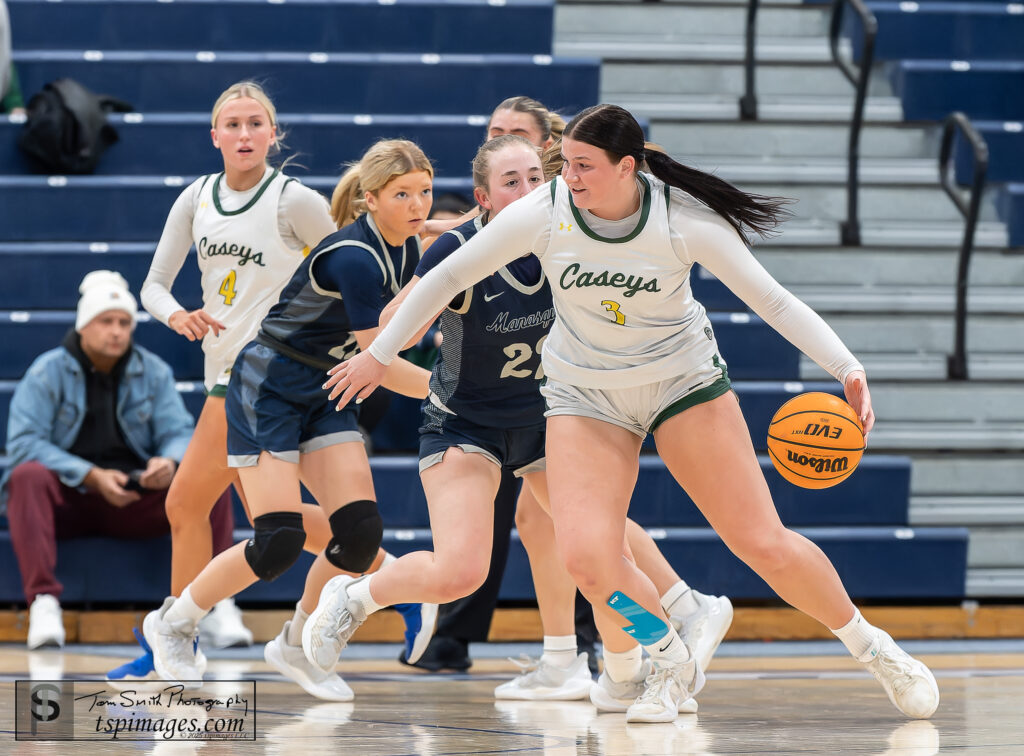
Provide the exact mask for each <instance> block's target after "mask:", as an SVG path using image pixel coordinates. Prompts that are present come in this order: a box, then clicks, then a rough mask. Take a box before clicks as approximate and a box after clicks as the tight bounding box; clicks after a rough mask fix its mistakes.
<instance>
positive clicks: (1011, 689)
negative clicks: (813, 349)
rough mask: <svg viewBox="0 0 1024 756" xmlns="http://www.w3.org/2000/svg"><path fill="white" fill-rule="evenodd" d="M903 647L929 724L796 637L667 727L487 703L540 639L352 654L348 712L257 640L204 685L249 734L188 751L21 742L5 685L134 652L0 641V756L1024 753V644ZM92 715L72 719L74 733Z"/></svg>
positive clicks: (571, 706) (379, 647)
mask: <svg viewBox="0 0 1024 756" xmlns="http://www.w3.org/2000/svg"><path fill="white" fill-rule="evenodd" d="M907 647H908V648H909V649H910V650H911V651H912V652H913V653H915V654H916V655H919V656H921V658H922V659H924V661H925V662H926V663H928V664H929V665H930V666H931V667H932V669H933V670H934V671H935V675H936V678H937V679H938V682H939V687H940V690H941V692H942V703H941V705H940V707H939V710H938V712H937V713H936V715H935V716H934V718H933V719H931V720H930V721H920V722H914V721H908V720H905V719H904V718H902V717H901V715H900V714H899V713H898V712H897V711H896V710H895V708H893V707H892V705H891V704H890V703H889V701H888V699H887V698H886V697H885V694H884V693H883V692H882V690H881V687H880V686H879V685H878V684H877V683H876V682H875V681H874V680H873V679H872V678H870V677H869V676H868V675H867V674H866V673H865V672H864V671H863V670H862V669H861V668H860V667H859V665H858V664H856V663H855V662H853V661H852V660H851V659H850V658H849V657H848V656H847V655H845V653H844V652H843V651H842V648H841V646H839V645H838V643H835V642H828V643H822V642H800V643H795V642H794V643H768V644H761V643H725V644H723V646H722V648H721V649H720V650H719V654H718V656H716V658H715V660H714V662H713V663H712V665H711V669H710V671H709V674H708V684H707V687H706V688H705V690H704V692H702V693H701V695H700V696H699V700H700V712H699V713H698V714H696V715H682V716H680V718H679V719H678V720H677V721H676V722H674V723H671V724H653V725H627V724H626V723H625V718H624V716H623V715H621V714H603V715H600V716H599V715H597V713H596V711H595V710H594V708H593V707H592V706H591V705H590V704H589V703H583V702H565V703H561V702H537V703H535V702H496V701H495V700H494V698H493V695H492V691H493V689H494V687H495V686H496V685H498V684H499V683H500V682H502V681H504V680H507V679H509V678H510V677H511V676H512V675H513V673H514V672H515V667H514V665H512V664H511V663H510V662H509V661H508V660H506V659H504V658H501V655H502V654H511V655H517V654H519V653H521V652H527V653H531V654H537V653H539V645H538V644H505V645H499V644H482V645H474V646H473V647H472V654H473V657H474V660H475V663H474V666H473V669H472V670H471V673H469V674H460V675H451V674H426V673H419V672H415V671H412V670H410V669H409V668H407V667H403V666H401V665H399V664H398V663H397V662H396V661H394V659H395V657H396V654H397V649H398V647H397V646H396V645H393V644H356V645H354V646H353V647H352V648H351V649H349V650H348V651H347V652H346V656H345V658H344V659H343V661H342V663H341V666H340V668H339V671H340V672H341V674H342V675H343V677H344V678H345V679H346V681H348V682H349V683H350V684H351V686H352V688H353V690H354V691H355V693H356V700H355V701H354V702H353V703H345V704H339V703H326V702H323V701H319V700H316V699H314V698H311V697H310V696H308V695H306V694H305V693H304V692H303V691H302V690H301V689H300V688H299V687H298V686H297V685H294V684H292V683H290V682H287V681H285V680H284V679H283V678H282V677H281V676H280V675H278V674H277V673H276V672H274V671H273V670H272V669H271V668H269V667H268V666H267V665H266V664H265V663H264V662H263V660H262V656H261V654H262V647H261V646H259V645H257V646H256V647H254V648H253V649H244V650H228V651H221V652H217V651H214V652H209V653H208V656H209V657H210V664H209V669H208V672H207V678H208V679H210V678H213V679H219V680H238V679H250V680H255V681H256V683H255V685H256V702H255V710H256V712H257V720H256V739H255V740H248V741H233V742H217V741H213V742H207V743H202V744H199V745H195V744H193V743H190V742H160V741H159V740H154V739H151V736H150V738H147V739H146V740H141V741H129V742H125V741H114V742H111V741H109V740H104V741H96V740H93V741H81V740H80V741H77V742H74V743H68V742H50V743H38V742H26V741H15V738H14V713H13V710H14V688H15V685H14V681H15V680H18V679H27V678H29V677H30V676H31V677H32V678H34V679H36V680H43V679H77V680H92V681H94V682H93V684H92V686H91V688H96V689H102V685H101V684H99V683H96V682H95V681H97V680H100V679H102V676H103V674H104V673H105V672H106V671H107V670H108V669H110V668H111V667H113V666H115V665H117V664H119V663H121V662H122V661H125V660H127V659H128V658H129V655H130V654H132V653H133V652H134V649H132V648H131V647H129V646H85V645H71V646H69V647H68V648H66V649H65V650H64V651H63V652H61V651H56V650H54V651H41V652H32V653H29V652H27V651H26V650H25V648H24V646H23V645H22V644H14V643H7V644H2V645H0V711H3V712H4V713H3V715H2V717H3V724H2V725H0V754H19V755H23V754H61V755H63V754H75V756H90V755H91V754H104V756H117V754H143V753H145V754H150V753H151V754H161V755H163V756H168V755H171V754H173V755H174V756H177V755H179V754H181V755H184V754H192V753H203V754H211V755H214V754H328V753H329V754H353V755H355V756H375V755H377V754H390V755H395V756H397V755H400V754H401V755H405V754H421V755H438V756H440V755H442V754H443V755H445V756H456V755H459V754H516V755H517V756H534V755H536V756H584V755H590V754H595V755H596V754H600V755H604V756H612V755H616V756H617V755H618V754H636V755H637V756H660V755H661V754H701V755H704V756H711V755H712V754H722V755H723V756H724V755H725V754H767V753H772V754H800V755H804V754H872V755H879V756H931V755H932V754H938V753H942V754H954V753H957V754H958V753H964V754H978V755H985V754H1007V755H1010V754H1013V755H1014V756H1016V755H1018V754H1024V642H1022V641H925V642H918V643H916V644H915V643H908V644H907ZM78 685H79V684H78V683H76V688H75V691H76V694H77V693H78V692H79V691H80V690H81V689H80V688H79V687H78ZM221 685H223V684H221ZM91 688H90V690H91ZM232 689H234V688H232ZM237 689H238V690H242V691H244V690H245V688H244V687H242V686H239V687H238V688H237ZM221 690H222V691H223V690H224V688H223V687H222V688H221ZM109 695H110V696H111V697H113V696H115V695H116V694H114V693H110V694H109ZM75 711H76V712H78V711H79V709H78V708H77V707H76V709H75ZM218 713H220V714H226V713H227V712H225V711H223V710H218V709H217V708H214V709H213V710H212V711H211V712H210V713H209V715H207V716H208V717H209V718H213V717H216V716H218ZM91 719H92V715H80V716H78V718H76V726H77V723H78V722H81V723H83V727H84V726H86V725H87V724H88V722H90V721H91Z"/></svg>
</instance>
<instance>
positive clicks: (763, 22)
mask: <svg viewBox="0 0 1024 756" xmlns="http://www.w3.org/2000/svg"><path fill="white" fill-rule="evenodd" d="M829 17H830V11H829V9H828V8H825V7H822V6H813V5H794V6H766V7H764V8H762V9H759V10H758V14H757V32H758V39H759V41H760V40H761V39H765V38H768V39H770V38H773V37H785V38H789V39H791V41H794V42H797V41H799V39H793V38H800V37H812V38H818V39H821V40H826V41H827V40H828V28H829ZM746 26H747V4H746V3H743V2H733V3H731V4H728V5H726V4H724V3H721V4H714V5H708V4H704V3H686V4H678V3H664V2H658V3H645V4H644V5H641V6H640V7H637V6H634V5H630V4H627V3H623V4H616V5H615V6H612V7H608V6H606V5H596V4H595V5H591V4H589V3H572V2H559V3H558V4H557V5H556V6H555V42H556V45H558V44H561V43H570V42H575V41H576V40H580V39H586V38H589V37H595V36H598V35H608V37H609V38H614V37H617V38H618V39H619V40H623V39H626V40H629V41H632V42H634V43H637V42H642V41H644V40H646V41H650V42H654V43H657V42H661V41H663V40H672V39H687V40H699V39H700V38H701V37H714V36H726V37H728V36H731V37H739V38H742V37H743V35H744V34H745V31H746Z"/></svg>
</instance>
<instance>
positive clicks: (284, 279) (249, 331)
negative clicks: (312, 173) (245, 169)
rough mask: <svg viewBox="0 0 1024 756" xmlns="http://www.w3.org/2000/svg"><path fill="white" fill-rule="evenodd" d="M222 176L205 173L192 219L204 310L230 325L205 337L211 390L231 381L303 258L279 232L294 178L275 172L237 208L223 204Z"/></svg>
mask: <svg viewBox="0 0 1024 756" xmlns="http://www.w3.org/2000/svg"><path fill="white" fill-rule="evenodd" d="M223 180H224V174H223V173H220V174H216V175H211V176H207V177H206V180H205V182H204V183H203V186H202V188H201V189H200V190H199V201H198V204H197V206H196V210H195V216H194V220H193V222H192V238H193V239H194V240H195V245H196V252H197V254H198V258H199V270H200V272H201V273H202V285H203V302H204V305H203V308H204V309H205V310H206V312H208V313H209V314H210V315H211V316H212V317H214V318H215V319H216V320H218V321H220V322H221V323H223V324H224V325H225V326H227V327H226V328H225V330H223V331H221V334H220V336H214V335H213V332H212V331H209V332H208V333H207V334H206V336H205V338H203V352H205V355H206V365H205V371H204V372H205V384H206V389H207V390H208V391H209V390H212V389H213V387H214V386H215V385H217V384H221V385H226V384H227V382H228V376H229V374H230V371H231V366H232V364H233V363H234V361H235V357H236V356H237V355H238V353H239V352H240V351H241V349H242V347H244V346H245V345H246V344H248V343H249V342H250V341H252V339H253V337H254V336H255V335H256V331H258V330H259V327H260V323H261V322H262V320H263V318H264V316H265V315H266V314H267V311H268V310H269V309H270V308H271V306H273V305H274V304H275V303H276V302H277V300H278V297H280V296H281V290H282V289H283V288H284V286H285V284H286V283H288V281H289V279H290V278H291V276H292V273H294V272H295V268H296V267H298V265H299V263H300V262H302V250H301V249H290V248H289V247H287V246H286V245H285V243H284V241H283V240H282V239H281V233H280V231H279V230H278V217H277V215H278V203H279V201H280V199H281V192H282V191H283V190H284V186H285V184H286V183H288V181H290V180H291V179H289V178H288V177H287V176H285V175H284V174H282V173H281V172H280V171H278V170H275V171H274V172H273V173H272V174H271V175H270V177H269V178H267V179H265V180H264V181H263V183H262V184H261V185H260V187H259V189H258V190H257V192H256V194H255V195H253V197H252V199H251V200H249V202H248V203H246V204H245V205H244V206H243V207H240V208H238V209H237V210H226V209H224V208H222V207H221V205H220V200H219V197H218V191H219V189H220V182H221V181H223Z"/></svg>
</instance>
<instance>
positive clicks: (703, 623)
mask: <svg viewBox="0 0 1024 756" xmlns="http://www.w3.org/2000/svg"><path fill="white" fill-rule="evenodd" d="M693 598H694V599H695V600H696V601H697V605H698V606H699V608H698V609H697V611H696V612H694V613H693V614H691V615H689V616H686V617H682V616H680V615H675V616H673V617H669V620H670V621H671V622H672V626H673V627H674V628H675V629H676V632H678V633H679V637H680V638H682V639H683V643H685V644H686V647H687V648H689V649H690V651H692V652H693V655H694V657H696V659H697V663H698V664H699V665H700V668H701V669H702V670H706V669H707V668H708V665H709V664H711V657H713V656H714V655H715V651H717V650H718V644H719V643H721V642H722V638H724V637H725V634H726V633H727V632H729V627H730V626H731V625H732V614H733V612H732V602H731V601H729V599H727V598H726V597H725V596H708V595H706V594H704V593H700V592H699V591H693Z"/></svg>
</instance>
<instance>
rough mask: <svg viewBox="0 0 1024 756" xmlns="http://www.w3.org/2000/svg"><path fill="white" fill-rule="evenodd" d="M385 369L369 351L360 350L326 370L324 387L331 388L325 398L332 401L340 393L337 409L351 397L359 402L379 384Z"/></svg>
mask: <svg viewBox="0 0 1024 756" xmlns="http://www.w3.org/2000/svg"><path fill="white" fill-rule="evenodd" d="M387 369H388V366H387V365H382V364H381V363H380V362H378V361H377V360H376V358H374V356H373V355H372V354H370V353H369V352H360V353H359V354H357V355H356V356H355V357H353V358H352V359H350V360H346V361H345V362H341V363H339V364H337V365H335V366H334V367H332V368H331V369H330V370H328V371H327V375H328V376H330V377H329V378H328V379H327V382H326V383H324V388H325V389H330V390H331V393H330V394H329V395H328V397H327V399H328V400H329V401H334V400H335V399H337V398H338V396H339V395H340V396H341V399H340V400H339V401H338V406H337V408H336V409H338V410H339V411H340V410H342V409H344V408H345V405H347V404H348V403H349V402H350V401H352V400H353V399H355V401H356V404H359V403H360V402H361V401H363V399H365V398H366V397H368V396H369V395H370V394H372V393H373V391H374V389H376V388H377V387H378V386H379V385H380V382H381V381H382V380H383V379H384V373H386V372H387Z"/></svg>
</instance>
